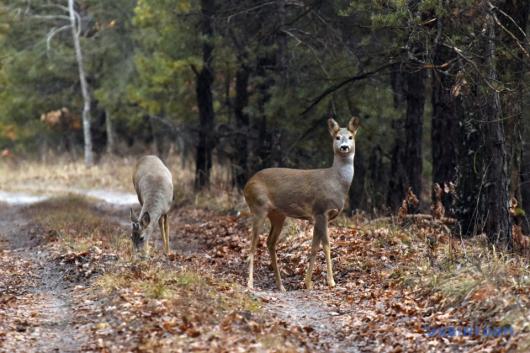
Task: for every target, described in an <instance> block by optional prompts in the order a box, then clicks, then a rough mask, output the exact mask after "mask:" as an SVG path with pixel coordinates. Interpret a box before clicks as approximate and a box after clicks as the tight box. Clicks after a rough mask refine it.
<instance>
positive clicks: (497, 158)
mask: <svg viewBox="0 0 530 353" xmlns="http://www.w3.org/2000/svg"><path fill="white" fill-rule="evenodd" d="M494 25H495V24H494V22H493V18H491V16H488V32H489V35H488V54H489V55H487V58H488V59H487V61H488V62H487V64H488V66H489V75H488V79H489V80H490V82H496V81H497V68H496V62H495V60H496V53H495V52H496V46H495V27H494ZM489 100H490V104H488V106H487V107H488V110H489V111H487V112H486V115H485V116H484V118H485V119H486V121H487V123H486V126H485V129H484V132H485V139H484V140H485V149H484V152H485V156H487V158H488V163H487V164H486V184H485V193H486V194H485V196H486V203H487V207H486V214H484V215H483V216H484V217H485V220H486V222H485V228H484V230H485V231H486V234H487V235H488V239H489V240H490V242H491V243H493V244H502V245H505V246H507V247H509V248H510V247H511V246H512V225H511V220H510V215H509V212H508V207H509V191H510V190H509V185H510V175H509V173H508V158H507V155H506V137H505V135H504V128H503V123H502V110H501V101H500V96H499V92H498V91H496V90H493V91H492V92H491V97H490V99H489ZM485 160H486V158H485Z"/></svg>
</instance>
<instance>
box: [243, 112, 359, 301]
mask: <svg viewBox="0 0 530 353" xmlns="http://www.w3.org/2000/svg"><path fill="white" fill-rule="evenodd" d="M358 127H359V118H355V117H354V118H352V119H351V120H350V122H349V123H348V127H347V128H341V127H340V126H339V124H337V122H336V121H335V120H333V119H329V120H328V128H329V133H330V134H331V136H332V137H333V153H334V159H333V165H332V166H331V168H327V169H312V170H300V169H287V168H269V169H264V170H261V171H259V172H258V173H256V174H255V175H254V176H253V177H252V178H251V179H250V180H249V181H248V183H247V185H245V189H244V194H245V200H246V201H247V204H248V206H249V208H250V210H251V212H252V214H253V215H254V220H253V229H252V240H251V245H250V253H249V256H248V260H249V273H248V284H247V285H248V287H249V288H252V287H253V286H254V280H253V275H254V254H255V252H256V245H257V242H258V231H259V226H260V225H261V223H262V222H263V220H264V219H265V217H268V218H269V220H270V222H271V230H270V233H269V236H268V238H267V248H268V250H269V254H270V257H271V263H272V268H273V270H274V277H275V281H276V286H277V287H278V289H279V290H280V291H285V288H284V287H283V285H282V281H281V277H280V270H279V269H278V263H277V260H276V244H277V242H278V238H279V235H280V232H281V230H282V227H283V224H284V221H285V218H286V217H292V218H298V219H305V220H310V219H313V221H314V224H315V226H314V229H313V241H312V246H311V256H310V259H309V268H308V269H307V272H306V275H305V286H306V288H308V289H311V288H312V287H313V281H312V275H313V268H314V265H315V257H316V254H317V251H318V248H319V245H320V243H322V248H323V249H324V254H325V255H326V263H327V282H328V285H329V286H330V287H334V286H335V281H334V279H333V269H332V264H331V254H330V247H329V238H328V222H329V221H330V220H332V219H334V218H335V217H337V216H338V215H339V213H340V212H341V211H342V209H343V207H344V202H345V200H346V195H347V194H348V190H349V188H350V185H351V182H352V180H353V159H354V156H355V135H356V133H357V129H358Z"/></svg>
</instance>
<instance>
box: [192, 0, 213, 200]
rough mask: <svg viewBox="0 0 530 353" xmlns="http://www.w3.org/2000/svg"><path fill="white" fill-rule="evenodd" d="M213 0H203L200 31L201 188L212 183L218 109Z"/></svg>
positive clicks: (198, 168) (197, 187)
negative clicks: (215, 80) (214, 69)
mask: <svg viewBox="0 0 530 353" xmlns="http://www.w3.org/2000/svg"><path fill="white" fill-rule="evenodd" d="M214 6H215V3H214V0H201V15H202V19H201V33H202V35H203V36H204V42H203V44H202V60H203V66H202V69H201V71H200V72H199V73H198V74H197V81H196V85H197V86H196V94H197V106H198V107H199V141H198V143H197V156H196V163H195V190H196V191H198V190H202V189H204V188H208V187H209V186H210V172H211V169H212V151H213V148H214V146H215V136H214V128H215V125H214V124H215V112H214V109H213V97H212V85H213V80H214V75H213V67H212V59H213V56H212V52H213V45H212V40H213V38H212V37H213V26H212V16H213V13H214Z"/></svg>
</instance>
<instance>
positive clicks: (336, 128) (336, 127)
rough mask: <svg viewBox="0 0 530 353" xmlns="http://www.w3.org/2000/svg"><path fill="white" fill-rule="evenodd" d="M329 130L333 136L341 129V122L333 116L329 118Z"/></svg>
mask: <svg viewBox="0 0 530 353" xmlns="http://www.w3.org/2000/svg"><path fill="white" fill-rule="evenodd" d="M328 130H329V133H330V134H331V136H335V134H336V133H337V131H339V130H340V126H339V124H338V123H337V122H336V121H335V120H334V119H333V118H329V119H328Z"/></svg>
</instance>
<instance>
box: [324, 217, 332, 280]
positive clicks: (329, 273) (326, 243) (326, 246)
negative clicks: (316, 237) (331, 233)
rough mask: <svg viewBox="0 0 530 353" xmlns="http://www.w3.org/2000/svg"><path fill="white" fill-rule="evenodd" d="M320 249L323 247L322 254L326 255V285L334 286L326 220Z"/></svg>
mask: <svg viewBox="0 0 530 353" xmlns="http://www.w3.org/2000/svg"><path fill="white" fill-rule="evenodd" d="M322 249H324V255H325V256H326V265H327V279H328V286H330V287H335V280H334V279H333V265H332V263H331V249H330V246H329V237H328V223H327V222H326V230H325V232H324V234H323V237H322Z"/></svg>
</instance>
